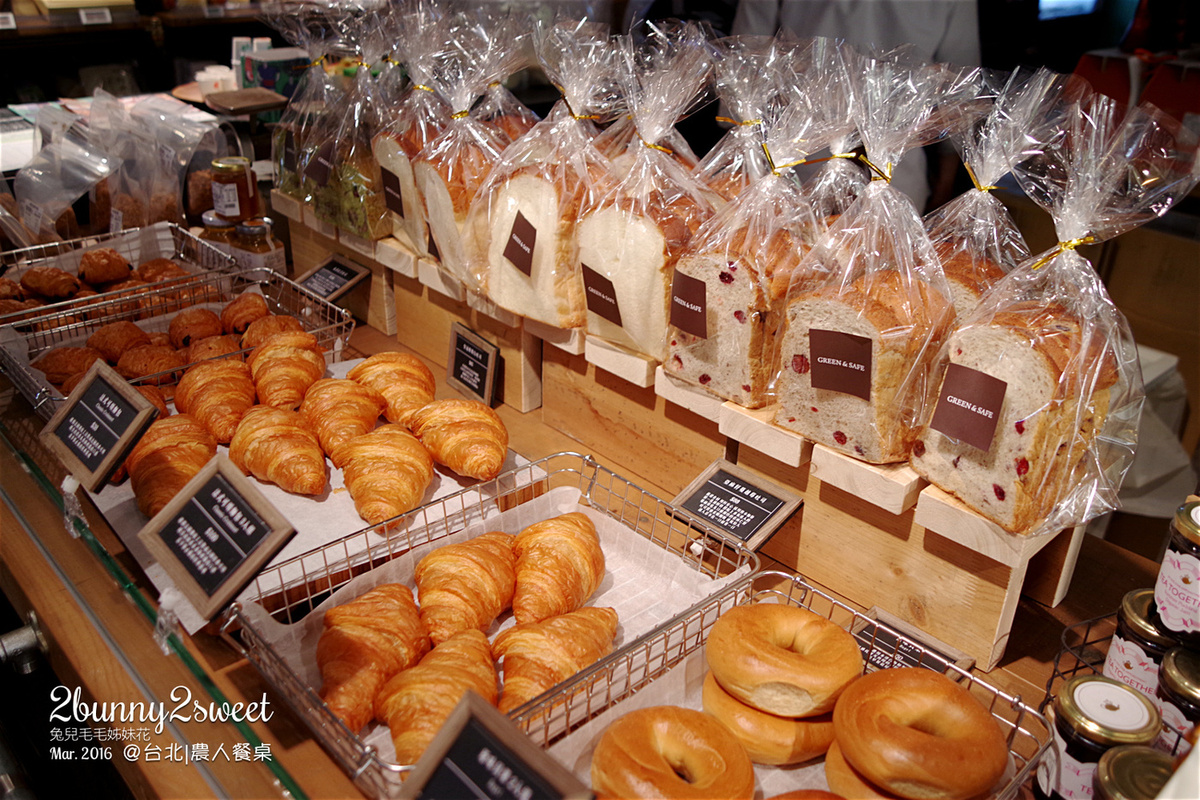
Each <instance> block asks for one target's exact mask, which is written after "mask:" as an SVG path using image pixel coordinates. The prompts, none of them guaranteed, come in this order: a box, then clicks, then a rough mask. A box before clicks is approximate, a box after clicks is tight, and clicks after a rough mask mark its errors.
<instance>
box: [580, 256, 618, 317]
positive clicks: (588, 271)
mask: <svg viewBox="0 0 1200 800" xmlns="http://www.w3.org/2000/svg"><path fill="white" fill-rule="evenodd" d="M580 266H582V267H583V290H584V292H585V293H586V294H587V308H588V311H591V312H592V313H593V314H597V315H599V316H601V317H603V318H604V319H606V320H608V321H609V322H611V323H612V324H613V325H620V324H621V308H620V307H619V306H618V305H617V290H616V288H614V287H613V282H612V281H610V280H609V279H608V278H606V277H604V276H603V275H601V274H600V273H599V272H596V270H594V269H592V268H591V267H589V266H588V265H587V264H584V263H582V262H580Z"/></svg>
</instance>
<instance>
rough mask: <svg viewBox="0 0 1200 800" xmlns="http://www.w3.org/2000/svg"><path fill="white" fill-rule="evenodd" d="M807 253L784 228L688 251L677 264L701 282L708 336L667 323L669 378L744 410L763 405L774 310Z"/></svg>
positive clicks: (769, 374)
mask: <svg viewBox="0 0 1200 800" xmlns="http://www.w3.org/2000/svg"><path fill="white" fill-rule="evenodd" d="M805 252H807V247H806V246H805V245H804V244H803V243H801V242H799V241H797V239H796V238H795V237H793V236H792V235H791V234H790V233H788V232H787V231H786V230H783V229H777V230H776V231H775V232H774V234H773V235H772V236H771V237H770V240H769V241H768V242H767V243H765V244H764V243H761V242H753V241H750V242H748V241H747V229H746V228H742V229H740V230H738V231H737V232H735V233H734V234H732V236H731V237H730V238H729V240H728V244H727V245H726V246H724V247H721V248H719V249H717V250H710V251H708V252H692V251H691V249H690V248H689V252H688V253H686V254H685V255H684V256H683V257H682V258H680V259H679V262H678V263H677V264H676V265H675V269H676V270H677V271H678V272H681V273H683V274H684V275H687V276H689V277H692V278H697V279H699V280H702V281H704V284H705V301H706V306H707V308H706V312H707V314H706V317H707V326H706V327H707V331H708V337H707V338H703V339H702V338H700V337H699V336H694V335H692V334H690V333H685V332H683V331H680V330H678V329H677V328H672V329H671V339H670V341H669V342H668V343H667V358H666V360H665V361H664V362H663V368H664V370H665V372H666V374H667V376H668V377H670V378H672V379H678V380H682V381H685V382H687V383H690V384H694V385H697V386H701V387H703V388H704V389H706V390H707V391H709V392H711V393H712V394H715V395H717V396H718V397H723V398H725V399H726V400H732V401H733V402H735V403H737V404H739V405H742V406H745V407H747V408H759V407H761V406H763V405H766V402H767V388H768V385H769V383H770V381H771V377H772V375H773V373H774V364H773V363H772V361H771V357H772V355H773V353H774V348H775V334H776V332H777V330H778V328H779V322H780V314H779V310H778V308H779V305H780V303H781V300H782V295H783V294H786V290H787V285H788V277H789V276H790V274H791V271H792V270H793V269H794V268H795V266H796V265H797V264H798V263H799V262H800V259H801V258H802V257H803V255H804V253H805ZM773 287H774V288H773ZM780 287H782V291H780Z"/></svg>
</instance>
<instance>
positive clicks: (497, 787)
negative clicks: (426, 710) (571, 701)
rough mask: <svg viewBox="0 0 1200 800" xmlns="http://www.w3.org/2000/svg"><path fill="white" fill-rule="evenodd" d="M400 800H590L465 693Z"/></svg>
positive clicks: (578, 784) (564, 772) (476, 697)
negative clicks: (477, 799) (408, 799)
mask: <svg viewBox="0 0 1200 800" xmlns="http://www.w3.org/2000/svg"><path fill="white" fill-rule="evenodd" d="M400 797H402V798H421V800H458V798H464V797H479V798H489V800H591V798H592V797H593V795H592V793H591V791H589V790H588V788H587V787H586V786H584V785H583V784H582V783H581V782H580V781H579V779H578V778H576V777H575V776H574V775H572V774H571V773H570V771H568V770H567V768H566V767H564V766H562V765H561V764H559V763H558V762H557V761H555V760H554V759H553V758H551V757H550V756H549V755H548V754H547V753H546V752H545V751H544V750H542V749H541V748H539V747H537V746H536V745H535V744H533V742H532V741H531V740H530V739H529V737H528V736H526V735H525V734H524V733H523V732H522V731H521V730H520V728H518V727H517V726H516V725H515V724H513V722H512V721H511V720H509V719H508V718H507V717H505V716H504V715H503V714H501V713H500V712H499V711H497V710H496V709H495V708H494V707H493V706H492V705H491V704H489V703H488V702H487V701H486V700H484V699H483V698H482V697H480V696H479V695H478V694H476V693H475V692H470V691H469V692H467V694H466V695H465V696H464V697H463V699H462V700H460V701H459V703H458V705H457V706H455V708H454V711H453V712H451V714H450V716H449V717H448V718H447V719H446V722H445V724H444V725H443V726H442V728H441V730H440V731H439V732H438V735H437V736H436V737H434V739H433V741H432V742H431V743H430V745H429V747H427V748H426V749H425V753H424V755H422V756H421V760H420V761H418V762H417V764H416V767H415V768H414V770H413V771H412V773H410V774H409V777H408V779H407V780H406V781H405V782H404V784H403V786H402V787H401V790H400Z"/></svg>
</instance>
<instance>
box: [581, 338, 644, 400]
mask: <svg viewBox="0 0 1200 800" xmlns="http://www.w3.org/2000/svg"><path fill="white" fill-rule="evenodd" d="M583 357H584V358H585V359H587V362H588V363H589V364H595V365H596V366H597V367H599V368H600V369H602V370H604V371H605V372H609V373H612V374H613V375H616V376H617V377H618V378H621V379H623V380H627V381H629V382H630V383H632V384H633V385H634V386H640V387H642V388H643V389H644V388H646V387H647V386H653V385H654V370H655V368H656V367H658V362H657V361H655V360H654V359H652V358H647V357H646V356H643V355H638V354H637V353H631V352H629V351H628V350H625V349H624V348H621V347H618V346H616V345H613V344H609V343H608V342H606V341H604V340H603V339H597V338H596V337H595V336H589V337H587V339H586V341H584V343H583Z"/></svg>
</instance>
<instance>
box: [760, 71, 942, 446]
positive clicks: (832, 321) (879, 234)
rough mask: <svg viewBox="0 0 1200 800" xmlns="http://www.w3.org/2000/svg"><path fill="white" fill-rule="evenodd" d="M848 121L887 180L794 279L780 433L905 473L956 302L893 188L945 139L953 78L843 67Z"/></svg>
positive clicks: (779, 361)
mask: <svg viewBox="0 0 1200 800" xmlns="http://www.w3.org/2000/svg"><path fill="white" fill-rule="evenodd" d="M848 63H849V66H850V69H849V70H848V75H849V78H850V82H851V87H852V90H853V93H854V98H853V105H852V111H853V116H854V119H855V121H856V123H857V125H858V130H859V133H860V134H861V136H862V140H863V144H864V146H865V147H866V159H867V163H869V164H870V165H871V169H872V171H873V172H874V173H875V175H876V177H878V178H880V180H875V181H872V183H871V184H870V185H869V186H867V188H866V189H865V190H864V191H863V193H862V194H861V196H860V197H859V198H858V199H857V200H856V201H855V202H854V203H853V205H851V206H850V207H849V208H848V209H847V210H846V211H845V212H844V213H843V214H842V215H841V216H840V217H838V219H837V221H836V222H835V223H834V224H833V225H832V227H831V228H830V229H829V231H828V233H827V234H826V235H825V237H824V238H823V239H822V240H821V242H820V243H819V244H818V245H817V247H816V248H814V249H813V250H812V252H810V253H809V255H808V256H807V257H806V258H805V259H804V261H803V262H802V263H801V264H800V266H799V267H797V269H796V270H794V271H793V273H792V274H793V278H792V282H791V286H790V287H789V290H788V297H787V301H786V306H785V310H784V331H783V333H782V334H781V335H780V337H779V340H778V341H779V347H778V349H779V355H778V357H777V358H776V360H775V366H776V369H777V379H776V383H775V392H776V395H777V397H778V399H779V407H778V410H777V411H776V414H775V424H777V425H779V426H781V427H784V428H788V429H790V430H794V431H796V432H798V433H801V434H803V435H804V436H805V437H807V438H809V439H811V440H812V441H815V442H819V443H821V444H824V445H827V446H829V447H831V448H833V449H835V450H839V451H841V452H844V453H846V454H848V455H850V456H852V457H855V458H858V459H861V460H864V461H868V462H870V463H875V464H886V463H892V462H896V461H903V460H905V459H906V458H907V457H908V450H909V447H910V446H911V444H912V441H913V438H914V437H915V435H916V424H917V420H918V419H919V418H920V415H921V412H922V410H923V406H924V404H925V402H926V397H927V395H928V392H929V380H930V369H931V367H932V364H933V359H934V356H935V355H936V353H937V350H938V347H939V346H940V345H941V342H942V339H943V338H944V337H945V335H946V334H947V333H948V332H949V327H950V324H951V322H952V320H953V307H952V306H951V305H950V300H949V296H950V291H949V286H948V285H947V283H946V279H945V277H944V276H943V275H942V272H941V268H940V265H939V263H938V259H937V254H936V252H935V251H934V248H933V245H932V243H931V242H930V241H929V237H928V236H927V235H926V233H925V229H924V226H923V224H922V220H921V218H920V216H919V215H918V213H917V210H916V209H915V208H914V207H913V204H912V201H911V200H910V199H909V198H908V197H907V196H905V195H904V194H902V193H901V192H899V191H898V190H897V189H895V188H893V187H892V186H891V185H890V183H889V182H888V180H886V179H887V178H889V177H890V174H891V166H892V165H893V164H895V163H897V162H899V160H900V156H901V155H902V154H903V153H904V151H905V150H906V149H908V148H910V147H914V146H917V145H920V144H925V143H928V142H929V141H931V140H932V139H933V138H936V137H937V136H939V135H941V133H943V132H944V130H943V128H942V125H943V124H944V121H943V120H942V119H940V118H938V117H937V116H935V114H934V109H935V107H938V108H941V109H942V111H943V112H944V111H945V108H944V106H945V104H946V103H947V102H948V100H949V98H948V95H947V88H948V85H949V84H950V82H951V81H952V80H953V79H954V78H955V77H956V76H954V75H952V74H950V73H949V72H947V71H946V70H943V69H940V68H932V67H930V66H929V65H924V64H910V63H906V62H905V61H903V60H902V59H897V58H891V57H880V58H869V57H855V58H850V59H848Z"/></svg>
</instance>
